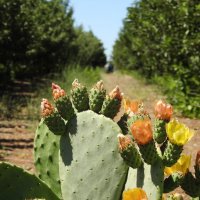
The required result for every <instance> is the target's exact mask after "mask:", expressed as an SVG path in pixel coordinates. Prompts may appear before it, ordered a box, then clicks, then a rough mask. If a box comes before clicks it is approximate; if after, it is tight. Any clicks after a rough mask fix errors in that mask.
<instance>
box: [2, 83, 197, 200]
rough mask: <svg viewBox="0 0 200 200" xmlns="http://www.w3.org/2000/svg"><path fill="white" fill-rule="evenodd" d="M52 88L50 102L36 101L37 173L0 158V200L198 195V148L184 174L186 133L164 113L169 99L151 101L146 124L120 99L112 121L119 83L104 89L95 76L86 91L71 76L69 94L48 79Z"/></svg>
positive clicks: (139, 111) (142, 114) (155, 199)
mask: <svg viewBox="0 0 200 200" xmlns="http://www.w3.org/2000/svg"><path fill="white" fill-rule="evenodd" d="M52 94H53V99H54V102H55V105H56V108H54V106H53V105H52V104H51V103H50V102H49V101H48V100H47V99H43V100H42V104H41V108H42V120H41V122H40V124H39V126H38V128H37V131H36V136H35V144H34V150H35V165H36V169H37V171H38V172H37V173H38V176H39V178H37V177H36V176H34V175H30V174H28V173H26V172H24V171H22V170H21V169H19V168H17V167H14V166H10V165H8V164H5V163H3V164H0V199H3V200H4V199H5V200H7V199H13V198H14V199H20V200H22V199H27V198H28V199H30V198H45V199H47V200H48V199H49V200H51V199H53V200H56V199H64V200H80V199H81V200H99V199H102V200H104V199H108V200H121V199H123V200H130V199H131V197H132V198H133V199H135V198H136V199H137V198H139V199H141V198H142V199H144V200H147V199H148V200H161V199H162V197H163V193H165V192H170V191H172V190H174V189H175V188H176V187H178V186H181V187H182V189H183V190H185V192H186V193H187V194H188V195H190V196H191V197H193V198H198V197H200V152H198V153H197V157H196V163H195V166H194V168H195V174H192V173H191V172H189V164H190V159H191V157H190V156H186V155H183V154H181V153H182V149H183V146H184V144H185V143H186V142H187V141H188V140H189V139H190V138H191V137H192V135H193V132H192V131H191V130H189V128H187V127H186V126H185V125H184V124H181V123H179V122H178V120H176V119H171V116H172V106H171V105H169V104H166V103H164V102H163V101H161V100H160V101H158V102H157V104H156V106H155V118H156V119H155V121H154V125H152V121H151V118H150V116H149V114H148V113H147V112H146V111H145V110H144V108H143V105H142V104H141V103H138V102H135V101H134V102H132V101H129V102H126V101H125V106H124V109H125V113H124V115H123V116H122V117H121V119H120V120H119V122H118V123H116V122H115V121H113V118H114V117H115V116H116V114H117V113H118V112H119V109H120V107H121V102H122V95H121V92H120V91H119V87H116V88H115V89H114V90H113V91H112V92H110V93H109V94H108V95H106V92H105V89H104V88H103V83H102V82H101V81H100V82H98V83H97V85H95V86H94V87H93V88H92V89H91V90H90V91H89V92H88V90H87V88H86V87H85V86H83V85H82V84H81V83H79V82H78V80H75V81H74V82H73V84H72V90H71V96H69V95H67V94H66V92H65V91H64V90H63V89H62V88H61V87H60V86H58V85H56V84H52ZM152 127H153V128H152ZM43 181H45V182H46V184H45V183H44V182H43ZM49 188H51V190H52V191H51V190H50V189H49ZM170 198H171V199H177V196H171V197H169V199H170Z"/></svg>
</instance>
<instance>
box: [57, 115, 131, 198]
mask: <svg viewBox="0 0 200 200" xmlns="http://www.w3.org/2000/svg"><path fill="white" fill-rule="evenodd" d="M120 132H121V130H120V128H119V127H118V126H117V124H116V123H114V122H113V121H112V120H110V119H108V118H106V117H104V116H103V115H97V114H96V113H94V112H92V111H85V112H81V113H78V114H77V116H76V117H74V118H72V119H71V120H70V121H69V122H68V129H67V133H66V134H65V135H62V136H61V141H60V162H59V168H60V170H59V171H60V178H61V189H62V194H63V198H64V199H65V200H68V199H82V200H99V199H109V200H119V199H120V198H121V193H122V190H123V187H124V184H125V179H126V176H127V170H128V167H127V166H126V164H125V163H124V162H123V160H122V158H121V156H120V154H119V153H118V140H117V134H118V133H120Z"/></svg>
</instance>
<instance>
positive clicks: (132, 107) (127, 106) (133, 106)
mask: <svg viewBox="0 0 200 200" xmlns="http://www.w3.org/2000/svg"><path fill="white" fill-rule="evenodd" d="M123 104H124V110H125V112H133V113H137V112H138V111H139V108H140V107H141V105H142V103H141V102H140V101H131V100H130V99H124V100H123Z"/></svg>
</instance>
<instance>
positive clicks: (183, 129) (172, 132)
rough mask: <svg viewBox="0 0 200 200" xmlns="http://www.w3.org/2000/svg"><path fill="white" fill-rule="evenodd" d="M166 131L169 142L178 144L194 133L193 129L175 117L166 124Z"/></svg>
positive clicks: (181, 144) (187, 139)
mask: <svg viewBox="0 0 200 200" xmlns="http://www.w3.org/2000/svg"><path fill="white" fill-rule="evenodd" d="M166 132H167V136H168V138H169V140H170V142H171V143H172V144H176V145H178V146H183V145H184V144H185V143H186V142H187V141H189V140H190V139H191V138H192V136H193V135H194V132H193V131H191V130H190V129H189V128H188V127H187V126H185V125H184V124H181V123H179V122H178V120H176V119H173V120H172V121H170V122H169V123H168V124H167V125H166Z"/></svg>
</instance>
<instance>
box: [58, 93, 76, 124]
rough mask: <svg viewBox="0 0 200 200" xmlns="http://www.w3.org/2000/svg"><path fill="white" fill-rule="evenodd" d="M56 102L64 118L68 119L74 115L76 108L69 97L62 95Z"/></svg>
mask: <svg viewBox="0 0 200 200" xmlns="http://www.w3.org/2000/svg"><path fill="white" fill-rule="evenodd" d="M55 104H56V108H57V109H58V112H59V113H60V115H61V117H62V118H63V119H65V120H68V119H70V118H71V117H72V116H73V115H74V108H73V107H72V103H71V101H70V99H69V97H67V96H64V97H61V98H59V99H57V100H56V101H55Z"/></svg>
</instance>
